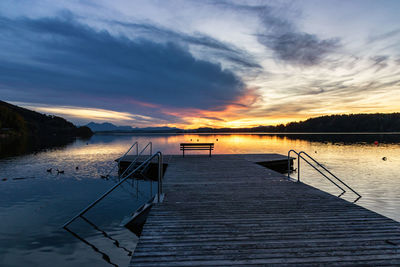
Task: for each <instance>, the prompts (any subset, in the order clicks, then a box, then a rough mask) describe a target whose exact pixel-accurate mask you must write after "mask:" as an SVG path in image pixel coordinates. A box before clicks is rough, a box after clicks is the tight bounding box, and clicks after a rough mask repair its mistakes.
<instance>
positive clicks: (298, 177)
mask: <svg viewBox="0 0 400 267" xmlns="http://www.w3.org/2000/svg"><path fill="white" fill-rule="evenodd" d="M291 152H293V153H295V154H296V155H297V181H298V182H300V159H303V160H304V161H305V162H307V163H308V165H310V166H311V167H313V168H314V169H315V170H316V171H318V172H319V173H320V174H321V175H322V176H324V177H325V178H326V179H328V180H329V181H330V182H331V183H333V184H334V185H336V186H337V187H338V188H340V189H341V190H342V191H343V192H342V194H344V193H345V192H346V190H344V189H343V188H342V187H341V186H339V185H338V184H337V183H335V182H334V181H333V180H332V179H330V178H329V177H328V176H327V175H325V174H324V173H323V172H321V171H320V170H319V169H318V168H317V167H315V165H314V164H313V163H311V162H309V161H308V160H307V159H306V158H305V157H303V156H302V154H304V155H305V156H307V157H308V158H309V159H311V160H312V161H313V162H314V163H316V164H317V166H319V167H321V168H323V169H324V170H325V171H326V172H327V173H329V174H330V175H332V177H334V178H335V179H336V180H337V181H339V182H340V183H341V184H342V185H344V186H345V187H346V188H348V189H350V190H351V191H352V192H353V193H354V194H356V195H357V196H358V198H357V199H356V200H355V201H357V200H358V199H360V198H361V195H360V194H359V193H357V192H356V191H354V190H353V189H352V188H351V187H350V186H348V185H347V184H346V183H345V182H343V181H342V180H341V179H339V178H338V177H337V176H336V175H334V174H333V173H332V172H331V171H329V170H328V169H327V168H326V167H324V166H323V165H322V164H321V163H319V162H318V161H317V160H315V159H314V158H313V157H311V156H310V155H309V154H307V153H306V152H304V151H300V152H296V151H295V150H293V149H291V150H289V152H288V179H290V153H291Z"/></svg>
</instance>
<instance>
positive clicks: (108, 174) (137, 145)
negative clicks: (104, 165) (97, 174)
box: [101, 142, 151, 178]
mask: <svg viewBox="0 0 400 267" xmlns="http://www.w3.org/2000/svg"><path fill="white" fill-rule="evenodd" d="M134 146H136V156H138V155H139V144H138V142H135V143H133V145H132V146H131V147H130V148H129V149H128V150H127V151H126V152H125V154H124V155H123V156H122V157H120V158H119V159H118V160H117V165H114V167H112V168H111V170H110V171H109V172H108V173H107V174H106V175H102V176H101V177H102V178H107V177H109V176H110V174H111V173H112V172H113V170H114V169H115V167H116V166H119V163H120V162H121V161H122V160H123V159H124V158H125V157H126V155H128V153H129V152H130V151H131V150H132V148H133V147H134ZM150 155H151V152H150Z"/></svg>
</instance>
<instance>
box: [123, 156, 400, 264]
mask: <svg viewBox="0 0 400 267" xmlns="http://www.w3.org/2000/svg"><path fill="white" fill-rule="evenodd" d="M283 159H285V158H284V156H280V155H277V154H262V155H213V156H212V157H211V158H209V157H208V156H206V155H196V156H186V157H185V158H182V157H181V156H167V157H165V161H167V162H166V163H168V164H169V165H168V169H167V171H166V174H165V177H164V192H165V199H164V202H163V203H161V204H158V205H156V206H154V207H153V208H152V210H151V211H150V215H149V217H148V219H147V222H146V224H145V225H144V229H143V232H142V235H141V237H140V240H139V243H138V245H137V248H136V250H135V252H134V255H133V256H132V259H131V263H130V266H188V265H194V266H198V265H205V266H224V265H225V266H232V265H242V266H243V265H246V266H247V265H276V264H282V265H292V266H299V265H304V266H310V265H339V266H343V265H353V264H355V265H362V266H365V265H397V266H399V265H400V223H398V222H396V221H394V220H391V219H389V218H386V217H384V216H382V215H379V214H377V213H375V212H373V211H370V210H367V209H365V208H363V207H360V206H357V205H355V204H352V203H350V202H347V201H345V200H342V199H340V198H337V197H335V196H333V195H330V194H328V193H325V192H323V191H320V190H318V189H316V188H314V187H311V186H308V185H305V184H303V183H296V182H291V181H288V180H287V178H286V177H285V176H284V175H282V174H279V173H277V172H274V171H272V170H270V169H267V168H264V167H263V166H260V165H258V164H255V162H262V161H264V162H265V161H273V160H283Z"/></svg>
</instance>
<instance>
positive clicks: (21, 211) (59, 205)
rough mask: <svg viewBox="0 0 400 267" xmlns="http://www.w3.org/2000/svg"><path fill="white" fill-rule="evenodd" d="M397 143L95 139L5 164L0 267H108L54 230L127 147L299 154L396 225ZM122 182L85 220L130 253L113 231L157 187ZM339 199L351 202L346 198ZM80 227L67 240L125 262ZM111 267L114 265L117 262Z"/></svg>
mask: <svg viewBox="0 0 400 267" xmlns="http://www.w3.org/2000/svg"><path fill="white" fill-rule="evenodd" d="M399 137H400V135H397V134H396V135H394V134H393V135H348V134H346V135H334V136H329V135H323V136H322V135H321V136H318V135H312V136H310V135H308V136H307V135H286V136H282V135H268V134H190V135H171V134H165V135H95V136H93V137H92V138H91V139H89V140H75V141H74V142H72V143H69V144H67V145H66V146H64V147H59V148H55V149H52V150H49V151H40V152H38V153H36V154H30V155H23V156H19V157H7V158H3V159H0V195H1V201H0V217H1V218H2V220H0V247H1V249H0V265H1V266H43V265H46V264H48V263H50V262H51V264H52V265H58V266H60V267H61V266H109V264H108V263H106V262H105V261H104V260H102V259H101V257H102V256H100V257H99V254H98V253H96V252H95V251H94V250H93V249H91V248H88V245H87V244H85V243H82V241H80V240H78V239H77V238H75V237H74V236H72V235H71V234H70V233H68V232H66V231H65V230H63V229H61V228H60V226H61V225H62V224H63V223H65V222H66V221H68V220H69V219H70V218H71V217H72V216H73V215H75V214H77V213H78V212H79V211H80V210H81V209H82V208H83V207H86V206H87V205H88V204H90V203H91V202H92V201H93V200H95V199H96V198H97V197H98V196H99V195H101V194H102V193H104V192H105V191H106V190H107V189H109V188H110V187H111V186H112V185H114V184H115V180H114V179H113V177H114V178H115V177H117V176H118V173H117V170H115V171H114V173H113V174H112V175H111V176H110V179H109V180H106V179H101V178H100V176H101V175H104V174H106V173H107V172H108V171H109V170H110V169H111V168H112V167H113V166H114V165H115V161H114V160H115V159H116V158H118V157H120V156H121V155H122V154H123V153H124V152H125V151H126V150H127V149H128V148H129V146H130V145H131V144H132V143H133V142H135V141H138V142H139V144H142V146H143V145H144V144H147V143H148V142H150V141H151V142H152V143H153V151H158V150H160V151H162V152H163V153H164V154H180V153H181V151H180V150H179V143H183V142H211V143H214V144H215V150H214V152H215V153H216V154H224V153H228V154H232V153H233V154H234V153H279V154H284V155H287V152H288V151H289V150H290V149H295V150H297V151H306V152H307V153H309V154H310V155H312V156H313V157H314V158H315V159H316V160H318V161H319V162H321V163H322V164H324V166H326V167H327V168H328V169H329V170H330V171H332V172H333V173H334V174H335V175H337V176H338V177H339V178H340V179H343V181H345V182H346V183H348V184H349V185H350V186H351V187H353V188H354V189H355V190H356V191H357V192H359V193H360V194H361V195H362V196H363V197H362V198H361V199H360V200H359V201H358V202H357V204H358V205H361V206H364V207H367V208H369V209H372V210H374V211H376V212H378V213H380V214H383V215H386V216H388V217H390V218H393V219H395V220H398V221H400V195H399V193H398V192H400V175H399V172H398V169H397V166H400V141H399V140H400V138H399ZM197 140H199V141H197ZM375 141H378V144H375ZM141 148H142V147H139V150H140V149H141ZM190 153H191V154H202V153H204V154H206V153H207V152H203V151H190ZM383 158H386V160H383ZM295 166H296V163H295ZM76 167H78V169H77V168H76ZM49 168H53V170H55V169H57V168H58V169H59V170H64V174H59V175H57V174H56V173H54V172H52V173H48V172H47V169H49ZM167 171H168V170H167ZM301 172H302V174H301V177H302V181H303V182H305V183H308V184H311V185H313V186H315V187H317V188H320V189H322V190H325V191H327V192H329V193H332V194H335V195H339V194H340V193H341V191H340V190H338V189H337V188H336V187H335V186H333V185H332V184H331V183H330V182H329V181H327V180H326V179H322V178H321V177H320V175H319V174H317V175H316V172H315V170H313V169H312V168H311V167H309V166H307V165H305V164H303V163H302V165H301ZM3 179H5V180H3ZM130 182H131V183H133V186H129V185H128V184H127V185H124V187H122V188H119V189H118V191H117V192H115V194H114V192H113V195H112V197H111V198H110V199H107V200H105V201H104V202H102V203H100V204H99V206H98V207H97V206H96V208H94V209H93V210H91V211H90V214H87V217H86V218H90V221H91V222H94V223H95V225H96V226H97V228H98V229H101V231H104V232H105V233H107V235H109V236H110V237H112V238H113V239H115V240H118V244H119V246H123V247H125V248H126V249H127V250H129V251H133V249H134V246H135V242H136V240H137V237H136V236H135V235H134V234H133V233H131V232H130V231H129V230H126V231H125V230H124V229H122V228H121V227H120V224H121V221H122V220H123V218H124V217H125V216H128V215H130V214H132V213H133V212H134V211H135V210H136V209H137V208H139V207H140V206H142V205H143V204H145V203H146V202H147V201H148V199H149V198H150V196H151V195H153V194H154V193H155V192H154V191H156V190H157V186H156V185H153V186H152V185H151V183H149V182H147V181H144V180H132V181H130ZM139 189H140V190H139ZM342 198H344V199H348V200H349V201H353V200H354V197H353V196H351V195H350V194H344V195H343V196H342ZM81 221H82V222H81V223H76V225H73V229H70V230H71V231H73V232H75V233H79V236H80V237H82V238H83V239H85V240H86V241H88V242H90V243H91V244H93V245H95V246H96V247H97V248H98V249H99V250H101V251H103V252H104V253H106V254H107V255H108V256H109V257H110V259H119V258H121V259H124V260H123V261H125V262H128V261H129V257H128V256H127V254H128V252H127V251H125V250H124V249H121V248H117V247H116V246H115V244H114V243H113V241H112V240H110V239H108V238H106V239H107V240H108V243H112V244H111V245H112V248H109V247H106V244H104V239H105V237H104V234H102V233H101V232H99V230H98V229H96V228H94V227H93V226H91V225H90V224H88V223H87V222H85V221H83V220H81ZM71 228H72V227H71ZM99 236H100V237H99ZM110 241H111V242H110ZM112 262H113V263H115V264H117V265H120V263H119V262H117V261H116V260H112Z"/></svg>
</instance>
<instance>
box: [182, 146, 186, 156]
mask: <svg viewBox="0 0 400 267" xmlns="http://www.w3.org/2000/svg"><path fill="white" fill-rule="evenodd" d="M184 157H185V148H183V149H182V158H184Z"/></svg>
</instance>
